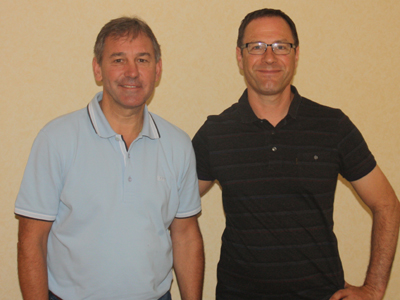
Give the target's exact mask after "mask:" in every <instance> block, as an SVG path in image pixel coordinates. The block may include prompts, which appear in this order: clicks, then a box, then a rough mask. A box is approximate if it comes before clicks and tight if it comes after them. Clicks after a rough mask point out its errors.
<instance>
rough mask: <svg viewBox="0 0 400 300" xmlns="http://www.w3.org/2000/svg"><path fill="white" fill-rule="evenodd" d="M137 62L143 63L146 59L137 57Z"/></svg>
mask: <svg viewBox="0 0 400 300" xmlns="http://www.w3.org/2000/svg"><path fill="white" fill-rule="evenodd" d="M138 62H140V63H145V62H147V59H144V58H139V59H138Z"/></svg>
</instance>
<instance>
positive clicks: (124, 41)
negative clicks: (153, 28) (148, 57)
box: [104, 33, 154, 54]
mask: <svg viewBox="0 0 400 300" xmlns="http://www.w3.org/2000/svg"><path fill="white" fill-rule="evenodd" d="M104 44H105V47H104V48H105V49H109V50H111V49H110V48H112V49H115V48H120V47H129V48H140V49H142V50H140V51H142V52H149V53H151V54H153V52H154V49H153V44H152V42H151V39H150V38H149V37H148V36H147V35H145V34H142V33H139V34H136V35H133V34H130V35H128V34H125V35H123V36H108V37H107V38H106V40H105V43H104ZM144 50H146V51H144ZM111 51H112V52H114V51H113V50H111Z"/></svg>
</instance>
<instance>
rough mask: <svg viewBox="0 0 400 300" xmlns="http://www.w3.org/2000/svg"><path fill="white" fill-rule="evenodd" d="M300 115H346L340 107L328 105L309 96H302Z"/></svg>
mask: <svg viewBox="0 0 400 300" xmlns="http://www.w3.org/2000/svg"><path fill="white" fill-rule="evenodd" d="M299 116H301V117H307V116H314V117H329V118H339V119H340V118H342V117H343V116H344V113H343V112H342V110H340V109H339V108H335V107H331V106H327V105H324V104H321V103H318V102H315V101H313V100H310V99H308V98H305V97H301V103H300V106H299Z"/></svg>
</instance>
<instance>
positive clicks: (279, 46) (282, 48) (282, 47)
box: [275, 44, 288, 50]
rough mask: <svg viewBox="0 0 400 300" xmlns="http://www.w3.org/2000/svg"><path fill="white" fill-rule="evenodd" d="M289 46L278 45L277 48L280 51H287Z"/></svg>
mask: <svg viewBox="0 0 400 300" xmlns="http://www.w3.org/2000/svg"><path fill="white" fill-rule="evenodd" d="M287 47H288V46H287V45H286V44H276V45H275V48H276V49H278V50H286V49H287Z"/></svg>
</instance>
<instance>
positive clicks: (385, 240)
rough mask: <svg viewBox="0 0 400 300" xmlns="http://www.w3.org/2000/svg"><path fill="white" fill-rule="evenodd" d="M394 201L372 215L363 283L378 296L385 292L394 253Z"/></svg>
mask: <svg viewBox="0 0 400 300" xmlns="http://www.w3.org/2000/svg"><path fill="white" fill-rule="evenodd" d="M395 203H396V205H395V206H394V207H387V208H386V209H384V210H382V211H377V212H375V213H374V215H373V225H372V236H371V258H370V263H369V266H368V271H367V276H366V279H365V282H364V285H365V286H368V287H371V288H372V289H374V290H375V291H376V293H377V295H378V297H380V298H382V297H383V295H384V293H385V290H386V287H387V283H388V281H389V277H390V271H391V267H392V263H393V259H394V255H395V253H396V246H397V240H398V234H399V224H400V204H399V202H398V201H395ZM380 298H379V299H380Z"/></svg>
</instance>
